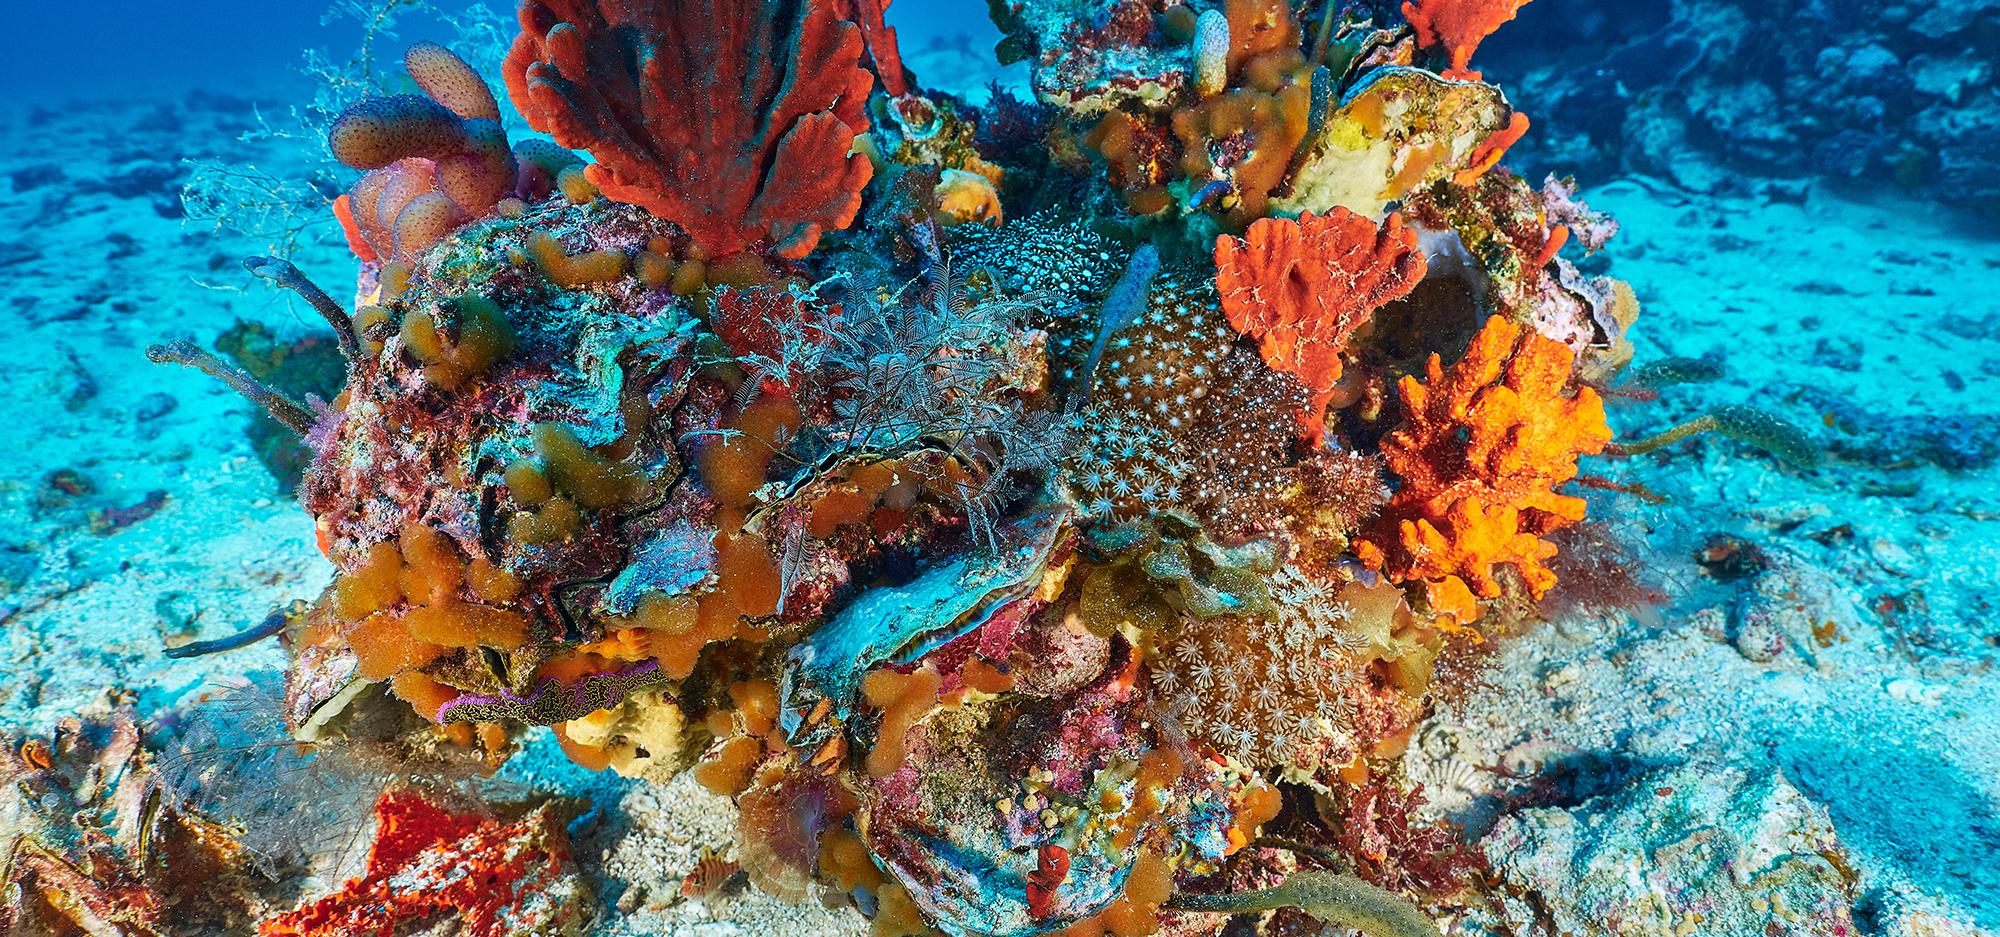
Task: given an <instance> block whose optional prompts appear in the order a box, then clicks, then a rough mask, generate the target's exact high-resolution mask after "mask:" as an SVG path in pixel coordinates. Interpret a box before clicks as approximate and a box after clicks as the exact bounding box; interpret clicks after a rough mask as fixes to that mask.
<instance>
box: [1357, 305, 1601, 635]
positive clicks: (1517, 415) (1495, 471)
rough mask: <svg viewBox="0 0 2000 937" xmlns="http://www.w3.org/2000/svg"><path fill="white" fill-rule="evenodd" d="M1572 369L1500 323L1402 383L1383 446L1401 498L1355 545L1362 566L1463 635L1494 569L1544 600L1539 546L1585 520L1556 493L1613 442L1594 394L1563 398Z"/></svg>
mask: <svg viewBox="0 0 2000 937" xmlns="http://www.w3.org/2000/svg"><path fill="white" fill-rule="evenodd" d="M1572 358H1573V356H1572V355H1571V353H1570V351H1569V349H1568V348H1565V347H1563V345H1562V344H1561V343H1558V342H1553V341H1550V340H1548V339H1546V338H1543V337H1541V336H1539V335H1536V334H1534V333H1533V332H1531V331H1529V330H1527V329H1526V328H1525V327H1523V326H1521V325H1519V324H1516V323H1512V322H1508V321H1506V320H1504V319H1501V318H1499V317H1497V316H1496V317H1494V318H1492V319H1489V320H1487V323H1486V326H1485V327H1484V328H1482V329H1481V330H1480V331H1479V335H1478V336H1477V337H1475V338H1474V339H1473V341H1472V347H1470V348H1468V349H1467V350H1466V353H1465V357H1464V358H1462V359H1460V360H1459V361H1458V363H1457V364H1454V365H1452V367H1451V370H1450V371H1449V372H1447V371H1446V370H1445V368H1444V366H1443V364H1442V363H1441V361H1440V360H1439V358H1438V356H1437V355H1432V356H1431V359H1430V363H1429V365H1428V366H1427V369H1426V370H1427V373H1428V380H1427V381H1426V382H1424V383H1419V382H1418V381H1417V380H1416V378H1414V377H1405V378H1404V379H1403V380H1402V382H1401V383H1400V384H1399V385H1398V389H1399V390H1400V391H1401V393H1402V400H1401V412H1402V417H1403V421H1404V425H1403V426H1402V428H1400V429H1398V430H1396V431H1395V432H1393V433H1391V434H1390V435H1389V437H1388V438H1387V439H1385V440H1383V442H1382V455H1383V458H1384V460H1385V461H1387V462H1388V465H1389V470H1390V472H1391V473H1393V474H1394V475H1395V476H1396V478H1397V479H1398V480H1399V481H1400V483H1401V486H1402V487H1401V488H1399V489H1398V490H1397V492H1396V494H1395V497H1393V498H1392V499H1390V501H1389V504H1388V507H1387V508H1386V509H1384V511H1383V512H1382V515H1381V517H1380V518H1378V519H1377V520H1376V522H1375V524H1374V525H1373V526H1372V527H1371V529H1370V531H1369V533H1368V534H1367V535H1366V537H1365V538H1364V539H1362V540H1361V541H1359V542H1358V543H1357V544H1356V547H1357V549H1358V551H1359V553H1360V556H1361V557H1362V559H1363V560H1364V561H1365V562H1368V563H1369V564H1371V565H1374V566H1377V567H1380V568H1382V569H1383V570H1384V571H1385V572H1387V573H1388V574H1389V575H1390V576H1391V577H1393V578H1395V579H1397V580H1399V581H1409V580H1422V581H1424V582H1425V583H1426V584H1427V586H1428V589H1429V593H1430V598H1431V603H1432V607H1433V608H1434V609H1435V610H1436V611H1439V612H1442V613H1447V614H1450V615H1452V616H1453V617H1455V618H1456V619H1457V621H1458V623H1459V624H1461V625H1463V624H1467V623H1470V622H1472V621H1474V620H1476V619H1477V618H1479V616H1480V610H1479V607H1478V604H1477V603H1476V602H1475V601H1474V596H1475V595H1476V596H1478V597H1482V598H1492V597H1495V596H1498V595H1499V594H1500V583H1499V581H1498V580H1497V579H1495V578H1494V568H1495V567H1496V566H1499V565H1503V564H1504V565H1509V566H1512V567H1513V568H1514V569H1515V571H1516V572H1517V573H1519V574H1520V576H1521V578H1522V580H1523V581H1524V582H1525V584H1526V585H1527V587H1528V591H1529V594H1531V595H1533V596H1534V597H1536V598H1540V597H1541V596H1542V595H1543V594H1545V593H1546V592H1548V590H1549V587H1550V586H1552V585H1554V584H1555V575H1554V574H1553V573H1551V572H1550V571H1549V569H1548V567H1547V566H1546V565H1545V563H1546V561H1547V560H1548V559H1549V558H1550V557H1551V556H1554V555H1555V550H1556V548H1555V545H1554V544H1551V543H1549V542H1548V541H1547V540H1544V539H1542V535H1544V534H1547V533H1549V532H1550V531H1553V530H1556V529H1558V528H1561V527H1564V526H1567V525H1569V524H1573V523H1575V522H1577V521H1579V520H1582V519H1583V513H1584V502H1583V499H1581V498H1574V497H1569V496H1566V495H1560V494H1556V493H1555V492H1554V490H1553V489H1554V488H1555V487H1556V486H1559V485H1561V484H1562V483H1563V482H1566V481H1568V480H1570V479H1572V478H1575V477H1576V471H1577V464H1576V463H1577V457H1578V456H1579V455H1587V454H1591V453H1596V452H1599V451H1601V450H1602V449H1603V448H1604V444H1605V443H1606V442H1608V441H1609V440H1610V438H1611V431H1610V429H1609V428H1608V427H1607V426H1606V425H1605V422H1604V403H1603V401H1602V400H1600V399H1599V398H1598V396H1597V392H1596V391H1594V390H1591V389H1590V388H1588V387H1584V388H1578V389H1576V390H1575V391H1574V392H1571V391H1570V390H1569V385H1570V384H1571V378H1570V369H1571V367H1572V364H1573V362H1572Z"/></svg>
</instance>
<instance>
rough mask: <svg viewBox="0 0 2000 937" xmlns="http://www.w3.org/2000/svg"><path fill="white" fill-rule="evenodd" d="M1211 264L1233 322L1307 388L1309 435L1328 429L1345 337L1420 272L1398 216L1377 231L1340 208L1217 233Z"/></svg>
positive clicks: (1420, 259)
mask: <svg viewBox="0 0 2000 937" xmlns="http://www.w3.org/2000/svg"><path fill="white" fill-rule="evenodd" d="M1215 266H1216V273H1215V288H1216V290H1217V291H1218V292H1219V293H1221V295H1222V311H1223V313H1224V314H1225V315H1227V316H1228V317H1229V324H1230V325H1232V326H1234V327H1235V328H1236V330H1237V331H1239V332H1242V333H1243V334H1245V335H1248V336H1250V337H1251V338H1254V339H1256V340H1257V347H1258V349H1259V351H1261V352H1262V353H1263V355H1264V360H1265V361H1266V362H1269V363H1270V365H1271V367H1273V368H1276V369H1278V370H1280V371H1284V372H1286V373H1288V374H1291V375H1293V376H1295V377H1297V378H1298V379H1299V380H1300V381H1301V382H1303V383H1304V384H1305V386H1306V389H1307V390H1308V391H1309V392H1310V393H1311V395H1312V396H1311V402H1310V404H1309V405H1308V406H1307V407H1306V409H1305V413H1304V424H1305V426H1304V430H1305V435H1307V436H1308V437H1310V438H1313V439H1317V438H1318V437H1319V435H1320V433H1321V432H1322V431H1323V429H1324V415H1323V414H1324V412H1325V410H1326V404H1327V401H1329V400H1331V399H1332V397H1333V388H1334V382H1336V381H1338V380H1339V379H1340V374H1341V363H1340V353H1341V351H1342V350H1344V349H1345V348H1346V346H1347V341H1348V337H1349V336H1351V335H1353V334H1354V330H1355V329H1357V328H1359V327H1360V326H1361V324H1362V323H1364V322H1366V321H1367V320H1368V316H1369V315H1370V314H1371V313H1373V312H1374V311H1375V310H1376V309H1378V308H1380V307H1381V306H1382V305H1383V304H1385V303H1388V302H1390V301H1392V300H1396V299H1400V298H1402V297H1403V296H1404V295H1405V294H1407V293H1409V291H1410V290H1411V289H1412V288H1414V287H1415V286H1416V285H1417V281H1419V280H1421V279H1423V277H1424V255H1423V252H1422V251H1419V250H1418V249H1417V236H1416V232H1414V231H1410V230H1408V229H1407V228H1405V227H1403V219H1402V216H1400V215H1396V214H1391V215H1390V216H1389V217H1388V220H1386V221H1385V222H1383V224H1381V225H1380V226H1379V227H1378V226H1377V225H1376V224H1375V223H1374V222H1371V221H1369V220H1368V219H1366V218H1363V217H1361V216H1359V215H1356V214H1355V213H1353V212H1351V211H1348V210H1347V209H1344V208H1336V209H1334V210H1333V211H1331V212H1329V213H1327V214H1325V215H1313V214H1312V213H1310V212H1308V213H1306V214H1304V215H1301V216H1300V217H1299V218H1298V219H1296V220H1292V219H1284V218H1266V219H1263V220H1262V221H1258V222H1257V223H1255V224H1252V225H1251V226H1250V229H1249V231H1247V232H1245V234H1244V236H1243V237H1241V238H1232V237H1226V236H1225V237H1221V238H1217V239H1216V242H1215Z"/></svg>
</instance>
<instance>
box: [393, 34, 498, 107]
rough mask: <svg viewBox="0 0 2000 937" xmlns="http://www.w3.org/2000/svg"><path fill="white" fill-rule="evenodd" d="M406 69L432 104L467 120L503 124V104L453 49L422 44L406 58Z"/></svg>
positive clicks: (404, 56)
mask: <svg viewBox="0 0 2000 937" xmlns="http://www.w3.org/2000/svg"><path fill="white" fill-rule="evenodd" d="M403 67H404V68H406V69H408V70H409V72H410V77H411V78H412V79H414V80H415V81H416V83H417V87H419V88H422V89H424V94H427V95H429V96H430V98H431V100H433V101H436V102H437V103H439V104H442V105H444V106H445V107H447V108H449V109H451V112H452V113H454V114H457V115H458V116H460V117H463V118H465V119H466V120H495V121H497V120H499V119H500V102H499V101H497V100H495V99H494V97H493V89H491V88H488V87H487V86H486V82H485V80H484V79H481V78H480V77H479V73H478V72H476V71H473V70H472V66H470V65H467V64H466V63H465V60H464V59H462V58H459V57H458V55H457V54H455V53H453V52H452V51H451V50H450V49H447V48H445V47H444V46H441V45H438V44H437V43H435V42H419V43H417V44H415V45H413V46H411V47H410V50H409V51H408V52H405V53H404V54H403Z"/></svg>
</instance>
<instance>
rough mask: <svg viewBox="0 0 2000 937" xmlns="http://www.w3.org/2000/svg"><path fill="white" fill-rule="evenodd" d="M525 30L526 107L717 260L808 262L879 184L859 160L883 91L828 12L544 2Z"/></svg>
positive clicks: (607, 180)
mask: <svg viewBox="0 0 2000 937" xmlns="http://www.w3.org/2000/svg"><path fill="white" fill-rule="evenodd" d="M521 30H522V32H521V36H520V38H519V39H517V40H516V41H515V43H514V48H513V50H512V51H511V52H509V53H508V55H507V62H506V65H505V71H506V78H507V92H508V95H509V96H510V97H511V98H513V101H514V106H515V107H517V108H519V109H520V111H521V114H522V115H523V116H524V117H526V118H527V119H528V123H529V124H530V125H531V126H533V127H534V128H535V129H537V130H541V131H544V132H547V133H549V134H550V135H552V136H554V137H555V138H556V141H557V142H559V143H561V144H563V145H564V146H568V147H571V148H574V149H582V150H589V151H590V153H591V155H592V156H595V157H596V158H597V162H596V163H594V164H592V165H591V166H590V167H589V168H588V169H587V170H586V174H587V175H588V176H589V178H590V181H591V182H593V183H595V184H596V185H597V187H598V188H599V189H601V190H603V192H604V194H605V195H606V196H607V197H609V198H612V199H616V200H619V201H623V202H630V203H632V204H635V205H641V206H644V207H645V208H646V209H647V210H648V211H651V212H652V213H654V214H655V215H658V216H659V217H661V218H665V219H667V220H668V221H672V222H673V223H675V224H677V225H680V226H681V228H683V229H685V230H686V231H687V233H688V235H689V237H691V238H692V239H693V241H694V244H695V246H696V247H697V248H699V249H700V250H701V251H702V252H703V253H704V254H705V255H706V257H707V258H720V257H724V256H727V255H730V254H734V253H737V252H739V251H744V250H749V249H752V248H768V249H772V250H775V251H776V252H777V253H779V254H780V255H782V256H786V257H803V256H805V255H806V254H807V253H810V252H811V251H812V249H813V247H814V245H816V244H818V243H819V237H820V233H821V232H822V231H825V230H829V229H840V228H844V227H846V226H847V225H848V223H849V222H851V221H853V220H854V213H855V212H856V211H857V210H858V209H859V208H860V207H861V187H862V186H864V185H866V184H867V182H868V177H869V175H870V173H871V170H870V167H869V163H868V159H867V157H865V156H861V155H859V154H853V155H850V154H849V149H850V148H851V147H852V146H853V144H854V137H855V135H856V134H858V133H862V132H864V131H866V130H867V129H868V120H867V117H866V116H865V115H864V114H863V113H862V104H863V100H864V99H865V98H866V97H867V94H868V89H869V87H870V86H871V85H872V84H873V82H874V78H873V76H871V75H869V74H868V73H867V72H866V71H863V70H862V69H861V68H860V67H859V66H858V65H857V60H858V59H859V58H860V55H861V50H862V37H861V33H860V31H859V30H858V29H856V28H855V27H854V26H853V25H852V24H850V23H845V22H842V21H840V20H837V19H835V18H834V6H833V5H832V3H831V2H829V0H809V2H805V3H800V4H797V5H786V4H781V3H777V2H765V3H731V2H723V0H702V2H698V3H691V4H666V3H633V4H618V5H616V6H612V5H607V4H595V3H589V2H585V0H533V2H528V3H523V4H522V5H521ZM635 43H636V44H635ZM635 56H636V58H635Z"/></svg>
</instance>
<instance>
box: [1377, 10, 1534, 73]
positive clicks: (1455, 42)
mask: <svg viewBox="0 0 2000 937" xmlns="http://www.w3.org/2000/svg"><path fill="white" fill-rule="evenodd" d="M1528 2H1529V0H1403V18H1404V19H1406V20H1409V21H1410V26H1411V27H1413V28H1414V29H1416V31H1417V43H1418V44H1419V45H1422V46H1424V47H1425V48H1433V47H1437V46H1443V47H1444V50H1445V52H1446V53H1448V54H1449V55H1450V56H1451V68H1449V69H1447V70H1445V72H1444V77H1446V78H1452V79H1456V80H1459V81H1478V80H1479V73H1478V72H1475V71H1473V70H1472V69H1471V68H1469V67H1467V66H1469V65H1470V64H1471V63H1472V53H1473V52H1475V51H1477V50H1478V49H1479V43H1480V42H1482V41H1483V40H1485V38H1486V37H1487V36H1491V35H1493V31H1494V30H1497V29H1499V28H1500V25H1501V24H1502V23H1505V22H1507V21H1508V20H1511V19H1513V18H1514V13H1515V11H1517V10H1519V9H1520V8H1522V7H1524V6H1527V5H1528Z"/></svg>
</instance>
